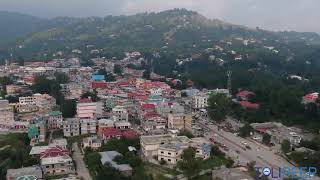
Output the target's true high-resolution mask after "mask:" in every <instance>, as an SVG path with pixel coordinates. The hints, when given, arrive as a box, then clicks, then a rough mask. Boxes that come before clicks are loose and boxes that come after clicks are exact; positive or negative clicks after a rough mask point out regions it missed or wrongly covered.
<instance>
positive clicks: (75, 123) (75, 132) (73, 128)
mask: <svg viewBox="0 0 320 180" xmlns="http://www.w3.org/2000/svg"><path fill="white" fill-rule="evenodd" d="M79 128H80V120H79V119H78V118H66V119H65V121H64V123H63V135H64V136H65V137H73V136H79V135H80V130H79Z"/></svg>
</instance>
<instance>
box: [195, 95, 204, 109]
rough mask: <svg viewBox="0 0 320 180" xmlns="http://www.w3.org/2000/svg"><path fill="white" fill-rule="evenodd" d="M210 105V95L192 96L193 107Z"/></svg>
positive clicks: (198, 107)
mask: <svg viewBox="0 0 320 180" xmlns="http://www.w3.org/2000/svg"><path fill="white" fill-rule="evenodd" d="M207 106H208V96H207V95H203V96H193V97H192V108H194V109H201V108H206V107H207Z"/></svg>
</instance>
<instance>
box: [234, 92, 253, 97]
mask: <svg viewBox="0 0 320 180" xmlns="http://www.w3.org/2000/svg"><path fill="white" fill-rule="evenodd" d="M253 94H254V93H253V92H251V91H240V92H239V93H238V94H237V97H244V98H247V97H248V96H249V95H253Z"/></svg>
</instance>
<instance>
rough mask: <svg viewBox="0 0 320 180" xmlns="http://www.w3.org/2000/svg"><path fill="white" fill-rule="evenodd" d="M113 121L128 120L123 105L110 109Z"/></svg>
mask: <svg viewBox="0 0 320 180" xmlns="http://www.w3.org/2000/svg"><path fill="white" fill-rule="evenodd" d="M112 114H113V120H114V121H128V112H127V110H126V109H125V108H124V107H122V106H121V107H119V106H116V107H115V108H113V109H112Z"/></svg>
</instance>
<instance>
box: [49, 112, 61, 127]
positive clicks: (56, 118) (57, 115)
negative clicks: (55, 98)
mask: <svg viewBox="0 0 320 180" xmlns="http://www.w3.org/2000/svg"><path fill="white" fill-rule="evenodd" d="M47 127H48V129H49V130H52V129H61V128H63V117H62V112H60V111H51V112H50V113H48V121H47Z"/></svg>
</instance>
